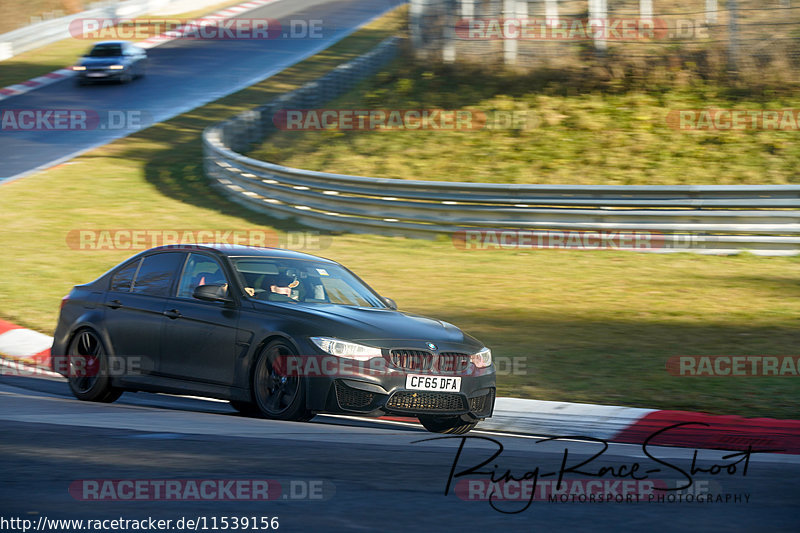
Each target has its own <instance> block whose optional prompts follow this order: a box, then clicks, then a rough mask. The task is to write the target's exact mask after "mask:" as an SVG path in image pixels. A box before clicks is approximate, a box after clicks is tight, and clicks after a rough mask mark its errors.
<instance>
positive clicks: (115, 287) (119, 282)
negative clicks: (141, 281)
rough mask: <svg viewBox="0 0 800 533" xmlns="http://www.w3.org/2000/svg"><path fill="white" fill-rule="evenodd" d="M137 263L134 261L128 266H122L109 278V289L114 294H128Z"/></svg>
mask: <svg viewBox="0 0 800 533" xmlns="http://www.w3.org/2000/svg"><path fill="white" fill-rule="evenodd" d="M141 262H142V261H141V259H140V260H139V261H134V262H133V263H131V264H130V265H127V266H124V267H122V268H121V269H119V270H118V271H117V273H116V274H114V277H113V278H111V289H110V290H112V291H114V292H130V290H131V284H132V283H133V276H134V275H135V274H136V269H137V268H138V267H139V263H141Z"/></svg>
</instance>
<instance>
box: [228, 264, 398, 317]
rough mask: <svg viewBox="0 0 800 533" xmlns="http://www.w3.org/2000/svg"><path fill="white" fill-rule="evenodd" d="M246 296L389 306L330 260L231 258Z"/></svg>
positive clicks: (261, 298) (359, 305) (307, 301)
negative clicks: (328, 261) (326, 261)
mask: <svg viewBox="0 0 800 533" xmlns="http://www.w3.org/2000/svg"><path fill="white" fill-rule="evenodd" d="M231 263H232V264H233V267H234V270H235V271H236V273H237V275H238V276H239V281H240V283H241V284H242V286H243V287H244V291H245V293H246V295H247V296H249V297H251V298H255V299H256V300H264V301H268V302H290V303H291V302H295V303H299V304H334V305H349V306H355V307H377V308H386V307H387V306H386V304H385V303H384V302H383V301H382V300H381V299H380V298H379V297H378V295H376V294H375V293H374V292H373V291H372V289H370V288H369V287H367V286H366V285H365V284H364V283H363V282H362V281H361V280H359V279H358V278H357V277H355V276H354V275H353V274H351V273H350V272H349V271H348V270H347V269H345V268H343V267H341V266H339V265H336V264H331V263H322V262H316V261H305V260H302V259H276V258H269V257H232V258H231Z"/></svg>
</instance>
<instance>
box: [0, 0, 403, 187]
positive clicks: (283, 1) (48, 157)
mask: <svg viewBox="0 0 800 533" xmlns="http://www.w3.org/2000/svg"><path fill="white" fill-rule="evenodd" d="M403 3H404V2H402V1H401V0H324V1H323V0H280V1H278V2H275V3H272V4H268V5H265V6H262V7H259V8H257V9H254V10H251V11H248V12H245V13H241V14H239V15H237V17H238V18H270V19H277V20H279V21H280V22H281V28H283V29H284V30H286V31H284V34H286V35H287V36H286V37H285V38H284V37H283V35H281V37H280V38H275V39H268V40H261V39H239V40H193V39H177V40H174V41H170V42H167V43H165V44H162V45H161V46H158V47H156V48H152V49H150V50H149V51H148V57H149V60H148V67H147V75H146V76H145V77H143V78H141V79H137V80H134V81H133V82H131V83H128V84H117V83H108V84H106V83H104V84H97V85H88V86H78V85H77V84H76V81H75V79H73V78H68V79H65V80H63V81H60V82H57V83H53V84H51V85H48V86H46V87H42V88H41V89H37V90H34V91H30V92H27V93H25V94H21V95H18V96H14V97H11V98H8V99H6V100H3V101H2V103H0V111H14V110H17V111H19V110H42V111H47V110H72V111H88V116H89V117H90V119H89V120H88V121H86V124H87V125H86V128H87V129H76V130H69V129H66V130H64V129H58V130H53V129H42V130H34V131H30V130H28V131H14V130H13V129H10V128H5V129H0V182H2V181H3V180H8V179H13V178H18V177H22V176H25V175H27V174H29V173H31V172H34V171H36V170H39V169H43V168H47V167H49V166H52V165H55V164H58V163H60V162H63V161H66V160H68V159H71V158H72V157H75V156H76V155H79V154H80V153H82V152H85V151H87V150H89V149H91V148H94V147H97V146H101V145H103V144H106V143H108V142H110V141H112V140H114V139H117V138H120V137H124V136H126V135H130V134H131V133H134V132H135V131H138V130H140V129H142V128H143V127H147V126H148V125H150V124H153V123H155V122H160V121H163V120H167V119H169V118H171V117H174V116H176V115H179V114H181V113H184V112H186V111H189V110H191V109H194V108H196V107H198V106H201V105H203V104H206V103H208V102H211V101H213V100H217V99H219V98H221V97H223V96H225V95H228V94H231V93H233V92H236V91H238V90H241V89H243V88H245V87H248V86H250V85H252V84H254V83H256V82H258V81H261V80H263V79H265V78H268V77H269V76H272V75H274V74H276V73H278V72H280V71H282V70H284V69H286V68H287V67H289V66H291V65H293V64H295V63H297V62H299V61H301V60H303V59H305V58H306V57H309V56H311V55H313V54H315V53H317V52H319V51H321V50H323V49H325V48H328V47H329V46H331V45H332V44H333V43H335V42H337V41H339V40H341V39H343V38H344V37H346V36H347V35H349V34H350V33H352V32H353V31H355V30H356V29H358V28H359V27H360V26H362V25H364V24H365V23H367V22H369V21H370V20H373V19H374V18H376V17H377V16H379V15H381V14H383V13H385V12H387V11H388V10H390V9H392V8H394V7H396V6H399V5H401V4H403ZM292 21H299V22H297V23H295V25H294V27H295V28H296V29H297V31H296V33H297V34H299V35H303V33H302V31H300V30H301V29H302V28H303V24H306V23H308V24H310V23H311V22H310V21H321V22H318V23H315V28H318V31H317V32H315V34H314V37H313V38H312V37H311V36H301V37H294V38H293V37H292V36H291V28H292ZM309 33H310V31H309ZM260 103H263V102H254V104H260ZM94 117H96V118H97V119H96V120H94ZM41 127H43V128H44V127H46V126H45V125H44V124H42V125H41ZM83 127H84V126H83V125H82V124H80V122H79V121H78V122H76V128H83Z"/></svg>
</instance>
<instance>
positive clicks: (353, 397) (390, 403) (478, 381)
mask: <svg viewBox="0 0 800 533" xmlns="http://www.w3.org/2000/svg"><path fill="white" fill-rule="evenodd" d="M411 373H413V372H408V373H407V372H402V371H398V372H389V373H386V374H384V375H381V376H364V375H352V376H340V377H332V378H311V379H310V380H309V393H310V394H309V407H310V408H311V409H312V410H315V411H324V412H328V413H339V414H360V415H365V416H381V415H387V414H388V415H401V416H418V415H442V416H458V415H462V416H466V417H468V418H471V419H475V420H482V419H484V418H487V417H490V416H492V412H493V410H494V401H495V395H496V379H495V372H494V369H493V368H490V369H484V371H483V372H482V373H481V374H479V375H461V386H460V390H459V391H458V392H444V391H425V390H412V389H407V388H406V386H405V385H406V376H407V375H408V374H411Z"/></svg>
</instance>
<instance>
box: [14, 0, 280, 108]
mask: <svg viewBox="0 0 800 533" xmlns="http://www.w3.org/2000/svg"><path fill="white" fill-rule="evenodd" d="M278 1H280V0H251V1H249V2H244V3H243V4H238V5H235V6H231V7H227V8H225V9H222V10H220V11H217V12H215V13H212V14H210V15H205V16H202V17H200V18H199V19H195V20H193V21H192V22H193V23H197V22H198V21H200V20H224V19H228V18H230V17H232V16H234V15H239V14H241V13H244V12H246V11H250V10H253V9H256V8H258V7H262V6H265V5H267V4H272V3H274V2H278ZM190 24H191V23H187V25H186V27H189V26H190ZM183 33H184V30H183V28H177V29H175V30H171V31H168V32H166V33H163V34H161V35H156V36H154V37H150V38H149V39H145V40H144V41H140V42H138V43H136V44H137V45H138V46H141V47H142V48H155V47H156V46H159V45H162V44H164V43H168V42H170V41H174V40H175V39H178V38H180V37H181V36H182V35H183ZM74 75H75V72H74V71H73V70H72V69H70V68H62V69H59V70H55V71H53V72H49V73H47V74H45V75H43V76H39V77H36V78H33V79H30V80H28V81H23V82H21V83H17V84H15V85H9V86H8V87H3V88H0V100H4V99H6V98H11V97H12V96H18V95H20V94H24V93H27V92H29V91H32V90H34V89H40V88H42V87H45V86H47V85H50V84H51V83H55V82H57V81H61V80H63V79H65V78H70V77H72V76H74Z"/></svg>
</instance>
